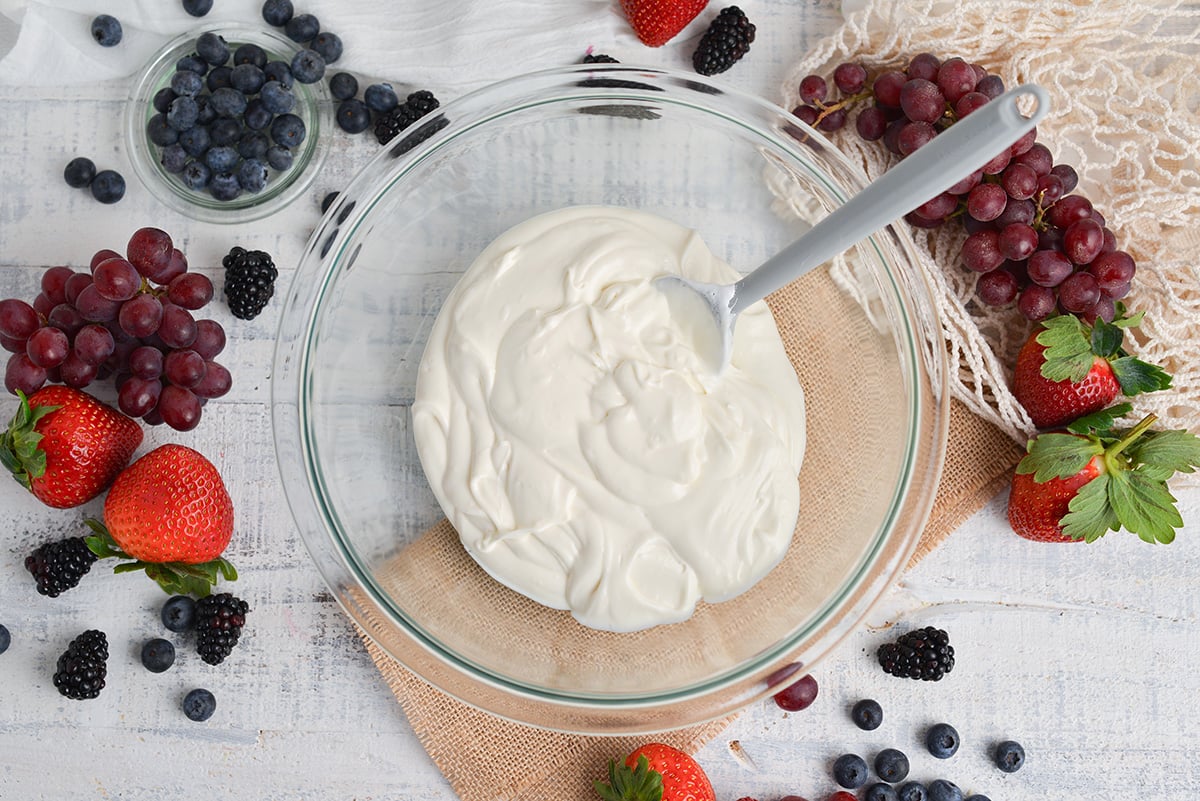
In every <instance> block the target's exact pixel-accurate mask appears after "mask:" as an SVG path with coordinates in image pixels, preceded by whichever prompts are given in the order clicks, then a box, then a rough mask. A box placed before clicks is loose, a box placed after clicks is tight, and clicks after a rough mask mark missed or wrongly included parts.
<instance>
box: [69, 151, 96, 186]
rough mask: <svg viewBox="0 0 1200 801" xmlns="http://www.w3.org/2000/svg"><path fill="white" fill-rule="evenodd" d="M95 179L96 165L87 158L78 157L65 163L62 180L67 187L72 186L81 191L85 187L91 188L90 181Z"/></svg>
mask: <svg viewBox="0 0 1200 801" xmlns="http://www.w3.org/2000/svg"><path fill="white" fill-rule="evenodd" d="M95 177H96V165H95V164H93V163H92V160H91V159H89V158H84V157H83V156H78V157H77V158H73V159H71V160H70V161H68V162H67V167H66V169H64V170H63V178H64V179H65V180H66V182H67V185H68V186H73V187H75V188H76V189H83V188H84V187H85V186H91V184H92V179H93V178H95Z"/></svg>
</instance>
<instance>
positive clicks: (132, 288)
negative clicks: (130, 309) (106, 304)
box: [92, 256, 142, 301]
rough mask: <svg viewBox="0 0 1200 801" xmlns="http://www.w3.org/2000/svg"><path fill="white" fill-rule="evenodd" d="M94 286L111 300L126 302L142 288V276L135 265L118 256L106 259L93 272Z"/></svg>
mask: <svg viewBox="0 0 1200 801" xmlns="http://www.w3.org/2000/svg"><path fill="white" fill-rule="evenodd" d="M92 286H94V287H96V291H97V292H99V293H100V294H101V295H103V296H104V297H105V298H107V299H109V300H116V301H126V300H129V299H130V298H132V297H133V296H134V295H136V294H137V292H138V290H139V289H141V287H142V276H140V275H139V274H138V271H137V270H135V269H134V267H133V265H132V264H130V263H129V262H128V261H126V260H125V259H122V258H121V257H120V256H118V257H117V258H115V259H106V260H105V261H102V262H100V263H99V264H97V265H96V269H95V270H93V271H92Z"/></svg>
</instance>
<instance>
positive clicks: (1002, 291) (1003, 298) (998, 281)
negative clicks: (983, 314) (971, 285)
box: [975, 270, 1018, 306]
mask: <svg viewBox="0 0 1200 801" xmlns="http://www.w3.org/2000/svg"><path fill="white" fill-rule="evenodd" d="M1017 289H1018V287H1017V279H1016V277H1015V276H1014V275H1013V274H1012V273H1010V272H1009V271H1008V270H992V271H991V272H987V273H984V274H983V275H981V276H979V278H978V279H977V280H976V281H975V294H976V295H978V296H979V299H980V300H981V301H983V302H984V303H986V304H987V305H989V306H1007V305H1008V304H1010V303H1012V302H1013V300H1014V299H1015V298H1016V297H1017Z"/></svg>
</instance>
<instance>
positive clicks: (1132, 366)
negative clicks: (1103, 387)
mask: <svg viewBox="0 0 1200 801" xmlns="http://www.w3.org/2000/svg"><path fill="white" fill-rule="evenodd" d="M1109 365H1110V366H1111V367H1112V371H1113V375H1114V376H1116V378H1117V383H1118V384H1120V385H1121V392H1122V393H1123V394H1124V395H1126V396H1127V397H1130V398H1132V397H1133V396H1134V395H1140V394H1142V393H1143V392H1157V391H1158V390H1160V389H1170V388H1171V374H1170V373H1168V372H1167V371H1166V370H1164V369H1162V368H1161V367H1159V366H1158V365H1156V364H1150V363H1148V362H1144V361H1142V360H1141V359H1138V358H1135V357H1133V356H1122V357H1121V358H1119V359H1113V360H1112V361H1111V362H1109Z"/></svg>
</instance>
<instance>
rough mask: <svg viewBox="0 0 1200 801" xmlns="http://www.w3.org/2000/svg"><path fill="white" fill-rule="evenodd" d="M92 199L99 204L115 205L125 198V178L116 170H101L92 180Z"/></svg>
mask: <svg viewBox="0 0 1200 801" xmlns="http://www.w3.org/2000/svg"><path fill="white" fill-rule="evenodd" d="M92 197H94V198H96V200H99V201H100V202H101V203H116V202H117V201H118V200H120V199H121V198H123V197H125V178H124V177H123V176H122V175H121V173H119V172H117V171H116V170H101V171H100V172H98V173H96V177H95V178H93V179H92Z"/></svg>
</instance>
